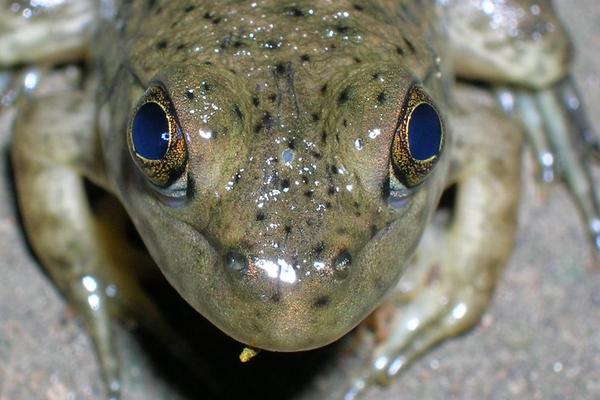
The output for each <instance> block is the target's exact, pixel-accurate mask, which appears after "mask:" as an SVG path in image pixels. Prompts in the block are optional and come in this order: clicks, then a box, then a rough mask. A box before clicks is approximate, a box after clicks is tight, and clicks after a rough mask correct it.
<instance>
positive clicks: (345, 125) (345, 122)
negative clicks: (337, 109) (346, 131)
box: [342, 119, 348, 128]
mask: <svg viewBox="0 0 600 400" xmlns="http://www.w3.org/2000/svg"><path fill="white" fill-rule="evenodd" d="M342 125H344V128H347V127H348V120H346V119H344V120H343V121H342Z"/></svg>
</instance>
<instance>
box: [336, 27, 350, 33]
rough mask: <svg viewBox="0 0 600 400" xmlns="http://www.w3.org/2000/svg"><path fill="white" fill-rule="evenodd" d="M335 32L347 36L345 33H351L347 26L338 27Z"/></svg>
mask: <svg viewBox="0 0 600 400" xmlns="http://www.w3.org/2000/svg"><path fill="white" fill-rule="evenodd" d="M335 30H336V31H337V32H338V33H341V34H345V33H348V31H350V27H349V26H347V25H338V26H336V27H335Z"/></svg>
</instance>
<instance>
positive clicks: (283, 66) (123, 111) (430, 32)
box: [0, 0, 600, 400]
mask: <svg viewBox="0 0 600 400" xmlns="http://www.w3.org/2000/svg"><path fill="white" fill-rule="evenodd" d="M0 49H1V51H0V68H2V69H5V70H7V71H17V72H15V76H18V71H19V68H21V67H22V66H23V65H30V66H33V68H34V69H32V70H28V69H26V70H25V73H24V74H23V90H22V92H23V93H22V95H21V96H18V99H17V100H15V102H16V108H17V115H16V117H15V124H14V140H13V144H12V151H11V153H12V162H13V168H14V173H15V180H16V188H17V194H18V197H19V204H20V209H21V213H22V216H23V222H24V226H25V229H26V230H27V234H28V237H29V240H30V242H31V244H32V247H33V249H34V251H35V252H36V254H37V255H38V257H39V259H40V261H41V263H42V264H43V265H44V267H45V268H46V270H47V271H48V273H49V275H50V276H51V278H52V280H53V281H54V282H55V284H56V286H57V287H58V289H59V290H60V291H61V292H62V293H63V294H64V296H65V297H66V299H67V300H68V301H69V302H70V303H71V304H73V307H74V309H75V310H77V314H78V316H79V317H80V318H81V320H82V321H83V322H84V326H85V328H86V330H87V331H88V333H89V335H90V337H91V339H92V341H93V344H94V347H95V349H96V352H97V356H98V360H99V364H100V367H101V371H102V378H103V381H104V382H105V386H106V391H107V394H106V395H107V397H108V398H111V399H116V398H119V396H120V392H121V381H120V376H119V361H118V351H117V349H116V346H115V343H114V337H113V336H114V334H113V332H112V329H111V325H112V320H111V315H112V314H113V313H114V312H113V310H112V304H113V303H115V302H117V303H118V302H119V301H123V302H126V301H127V300H118V299H115V298H114V297H120V296H121V295H122V296H129V297H132V298H135V302H136V303H135V304H143V309H144V310H150V311H149V312H147V313H146V315H145V316H146V317H147V318H159V316H158V315H156V314H157V312H156V311H155V309H154V308H153V305H152V299H151V298H148V296H147V295H146V294H145V293H143V291H141V290H140V289H136V287H135V286H131V285H129V284H126V283H124V282H123V279H122V278H121V277H120V276H119V272H118V271H117V270H115V269H114V268H111V266H110V265H109V264H110V262H109V260H107V259H106V257H105V256H104V255H103V251H102V249H101V248H100V247H101V245H100V243H99V242H100V241H99V240H98V239H99V238H98V236H99V234H98V232H97V230H95V229H94V227H93V226H92V225H93V224H92V216H91V211H90V205H89V201H88V198H87V196H86V194H85V188H84V180H89V181H91V182H93V183H94V184H96V185H98V186H100V187H102V188H103V189H105V190H106V191H108V192H110V193H112V194H113V195H114V196H115V197H116V198H117V199H118V200H119V201H120V202H121V203H122V205H123V207H124V208H125V210H126V212H127V215H128V217H129V218H131V220H132V221H133V223H134V225H135V226H136V228H137V231H138V232H139V234H140V236H141V238H142V240H143V242H144V244H145V245H146V247H147V250H148V252H149V253H150V255H151V256H152V258H153V259H154V261H155V262H156V263H157V265H158V267H159V268H160V271H161V272H162V274H163V275H164V279H166V280H167V281H168V282H169V284H170V285H172V286H173V287H174V288H175V290H176V291H177V292H178V293H179V294H180V295H181V297H182V298H183V299H185V301H187V302H188V303H189V304H190V305H191V306H192V307H193V308H194V309H195V310H196V311H197V312H198V313H199V314H201V315H202V316H204V317H205V318H206V319H208V320H209V321H210V322H211V323H212V324H214V325H215V326H216V327H217V328H219V329H220V330H222V331H223V332H224V334H226V335H229V336H230V337H232V338H233V339H235V340H237V341H239V342H240V343H243V344H244V345H245V346H247V347H248V348H249V349H261V350H266V351H275V352H298V351H307V350H310V349H314V348H319V347H322V346H325V345H327V344H329V343H332V342H334V341H336V340H339V339H340V338H341V337H343V336H344V335H346V334H347V333H348V332H349V331H351V330H352V329H354V328H355V327H356V326H357V325H359V324H362V325H365V324H371V325H374V326H375V327H374V328H372V329H371V331H372V332H373V335H374V336H375V337H376V345H375V346H374V349H373V351H372V354H371V355H370V356H369V357H368V359H367V360H365V364H364V368H363V369H361V371H359V372H358V373H357V374H355V375H354V376H351V377H349V378H348V380H347V383H346V385H345V386H344V385H342V386H340V387H339V388H338V389H337V390H335V391H333V392H332V393H330V394H329V395H328V396H329V397H331V398H341V399H344V400H351V399H356V398H360V397H361V396H362V395H363V394H364V392H365V390H366V389H367V388H368V387H369V386H371V385H373V384H385V383H387V382H389V381H390V379H392V378H394V377H395V376H397V375H398V374H400V373H401V372H402V371H404V370H405V369H406V368H407V366H408V365H409V364H410V363H411V362H412V361H413V360H415V359H416V358H418V357H419V356H420V355H422V354H423V353H424V352H426V351H427V350H428V349H430V348H431V347H432V346H434V345H435V344H437V343H439V342H440V341H442V340H444V339H446V338H449V337H451V336H454V335H456V334H459V333H461V332H464V331H465V330H467V329H469V328H471V327H472V326H474V325H475V324H476V323H477V322H478V320H479V318H480V317H481V315H482V314H483V312H484V311H485V309H486V307H487V305H488V304H489V302H490V299H491V296H492V293H493V289H494V287H495V284H496V282H497V281H498V279H499V277H500V274H501V271H502V269H503V266H504V265H505V264H506V261H507V259H508V257H509V255H510V250H511V248H512V245H513V241H514V234H515V230H516V221H517V208H518V200H519V185H520V174H521V148H522V141H523V138H526V139H527V140H528V142H529V143H530V145H531V146H530V147H531V148H532V151H533V153H534V155H535V158H536V160H537V161H538V164H539V175H540V179H541V180H542V181H544V182H548V183H550V182H553V181H557V180H559V179H560V180H562V181H564V182H565V184H566V186H567V187H568V188H569V190H570V191H571V193H572V195H573V198H574V201H575V203H576V204H577V205H578V207H579V208H580V210H581V215H582V219H583V220H584V222H585V225H586V228H587V230H588V232H589V237H590V241H591V243H592V248H593V250H594V252H598V251H599V249H600V239H599V238H600V217H599V215H600V214H599V209H600V207H599V204H600V201H598V195H597V193H596V189H595V185H594V183H593V180H592V178H591V175H590V168H591V167H590V164H591V162H592V159H593V157H594V156H596V155H597V154H598V148H599V147H598V145H597V143H596V141H595V138H594V135H593V132H592V129H591V126H590V125H589V123H588V122H587V118H586V116H585V111H584V107H583V105H582V102H581V99H580V96H579V95H578V93H577V89H576V87H575V85H574V84H573V82H572V80H571V79H570V78H569V68H568V61H569V58H570V53H571V45H570V42H569V40H568V37H567V35H566V33H565V30H564V28H563V27H562V25H561V23H560V22H559V20H558V17H557V16H556V15H555V13H554V11H553V8H552V4H551V2H549V1H539V0H538V1H533V0H505V1H494V0H483V1H475V0H439V1H433V0H429V1H416V0H396V1H390V0H377V1H375V0H371V1H363V2H357V1H346V0H344V1H338V2H328V1H272V0H263V1H225V2H223V1H221V2H215V1H194V0H181V1H179V0H178V1H173V0H172V1H164V0H163V1H161V0H151V1H141V0H134V1H127V2H125V1H117V0H103V1H91V0H77V1H75V0H64V1H49V2H40V1H34V0H30V1H9V2H6V1H5V2H4V3H3V10H2V12H1V13H0ZM65 65H67V66H69V68H65V67H64V66H65ZM67 70H68V71H67ZM32 71H33V72H32ZM69 71H70V72H69ZM73 71H76V73H75V74H74V76H73ZM69 74H71V75H69ZM55 75H58V76H59V78H60V79H59V80H60V85H59V86H60V89H59V90H55V91H54V92H52V93H50V94H48V93H44V91H43V90H39V88H38V86H43V84H44V81H45V80H46V79H52V77H53V76H55ZM38 78H39V79H38ZM15 80H17V79H16V78H15ZM38 80H39V82H38ZM40 92H41V93H42V94H40ZM482 128H483V129H482ZM441 198H442V203H449V204H450V206H451V207H450V211H448V212H443V210H442V212H436V210H437V207H438V204H439V202H440V199H441ZM444 199H446V200H447V199H449V201H446V202H445V201H444ZM125 288H126V290H124V289H125ZM115 292H116V293H117V295H116V296H115ZM373 321H375V322H373Z"/></svg>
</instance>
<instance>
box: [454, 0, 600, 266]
mask: <svg viewBox="0 0 600 400" xmlns="http://www.w3.org/2000/svg"><path fill="white" fill-rule="evenodd" d="M447 4H448V5H447V6H445V7H446V11H447V15H448V17H449V24H448V25H449V30H448V37H449V39H450V43H451V47H452V50H453V52H454V54H455V63H454V64H455V68H456V72H457V74H458V75H459V76H460V77H462V78H464V79H477V80H483V81H486V82H489V83H490V84H491V85H492V86H495V87H509V88H513V89H506V88H505V89H500V91H499V93H500V96H499V97H500V103H501V104H502V105H503V107H504V108H505V109H506V110H507V111H511V109H513V108H514V111H515V113H516V114H517V115H518V116H519V117H520V118H521V120H522V121H523V123H524V125H525V127H526V130H525V133H526V135H527V137H528V138H529V142H530V143H531V144H532V148H533V152H534V154H535V156H536V159H537V161H538V163H539V165H540V166H541V171H542V174H541V176H542V181H544V182H548V183H549V182H552V181H554V180H555V179H556V178H557V177H560V178H562V179H563V180H564V181H565V182H566V184H567V188H568V189H569V191H570V192H571V195H572V197H573V199H574V200H575V203H576V204H577V206H578V208H579V210H580V213H581V214H582V216H583V218H584V220H585V223H586V226H587V231H588V235H589V236H590V238H591V241H592V243H593V248H594V250H595V255H596V257H597V258H598V259H600V195H599V194H598V192H597V190H596V189H595V185H594V183H593V181H592V178H591V173H590V164H591V161H592V160H591V157H590V155H595V156H598V154H600V152H599V151H598V149H599V148H600V146H599V145H598V142H597V140H596V139H595V135H594V133H593V131H592V129H591V125H590V124H589V122H588V120H587V118H586V116H585V111H584V106H583V103H582V101H581V98H580V97H579V95H578V94H577V90H576V88H575V85H574V84H573V81H572V79H571V78H570V77H569V73H568V67H569V63H568V60H569V58H570V55H571V51H570V50H571V44H570V41H569V38H568V36H567V34H566V32H565V30H564V28H563V26H562V24H561V23H560V21H559V20H558V18H557V16H556V14H555V12H554V10H553V8H552V2H550V1H545V2H540V1H538V0H505V1H503V2H493V1H487V2H478V1H473V0H454V1H451V2H448V3H447ZM466 37H468V38H469V40H464V38H466ZM514 88H516V89H514ZM586 147H587V148H586Z"/></svg>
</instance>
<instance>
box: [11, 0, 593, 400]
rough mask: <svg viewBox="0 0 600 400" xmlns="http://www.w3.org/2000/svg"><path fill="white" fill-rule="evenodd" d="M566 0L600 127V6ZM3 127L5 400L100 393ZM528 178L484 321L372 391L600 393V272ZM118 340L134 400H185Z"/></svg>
mask: <svg viewBox="0 0 600 400" xmlns="http://www.w3.org/2000/svg"><path fill="white" fill-rule="evenodd" d="M556 3H557V4H558V6H559V10H560V13H561V14H562V15H563V17H564V20H565V21H566V23H567V25H568V26H569V27H570V30H571V33H572V36H573V38H574V41H575V43H576V45H577V48H578V53H577V62H576V64H575V74H576V78H577V82H578V84H579V86H580V88H581V91H582V93H583V95H584V97H585V99H586V101H587V104H588V107H589V110H590V116H591V118H592V120H593V121H594V122H595V124H596V126H600V90H599V89H600V51H599V50H600V27H599V25H597V23H598V21H600V6H599V5H598V3H597V0H579V1H576V2H573V1H568V0H560V1H556ZM5 126H6V121H1V120H0V149H1V150H2V151H1V152H0V157H1V160H0V161H1V162H0V400H37V399H46V400H61V399H100V398H101V393H102V387H101V385H100V382H99V379H98V370H97V366H96V360H95V358H94V355H93V353H92V351H91V348H90V344H89V341H88V339H87V337H86V335H85V334H84V332H83V331H82V328H81V325H80V324H79V323H78V322H77V320H76V319H75V318H73V316H72V315H71V313H70V311H69V308H68V307H67V306H66V305H65V303H64V301H63V300H62V298H61V297H60V296H59V295H58V293H57V292H56V291H55V290H54V288H53V287H52V286H51V284H50V283H49V281H48V279H47V278H46V276H45V275H44V274H43V273H42V271H41V270H40V268H39V267H38V266H37V265H36V263H35V261H34V260H33V258H32V256H31V254H30V253H29V250H28V248H27V247H26V245H25V242H24V239H23V235H22V233H21V232H20V231H19V226H18V222H17V219H16V217H15V210H14V205H13V203H12V200H11V196H10V195H9V191H10V190H11V188H10V186H9V184H8V180H7V170H6V162H5V160H4V155H5V151H4V149H6V146H7V143H8V140H9V137H8V132H7V130H6V129H5ZM523 185H524V194H523V197H524V198H523V203H522V206H521V210H520V228H519V232H518V237H517V243H516V246H515V251H514V254H513V257H512V259H511V262H510V264H509V266H508V268H507V270H506V272H505V274H504V276H503V277H502V280H501V281H500V284H499V286H498V289H497V292H496V296H495V299H494V301H493V304H492V306H491V307H490V309H489V311H488V312H487V313H486V315H485V316H484V318H483V319H482V321H481V323H480V324H479V325H478V326H477V327H476V328H475V329H474V330H472V331H471V332H470V333H468V334H466V335H464V336H462V337H460V338H457V339H454V340H450V341H448V342H446V343H444V344H443V345H441V346H440V347H438V348H436V349H435V350H433V351H431V352H430V353H428V355H427V356H426V357H424V358H423V359H421V360H419V361H418V362H417V363H416V364H415V365H413V366H412V367H411V368H410V369H409V370H408V372H407V373H406V374H404V375H403V376H402V377H401V378H400V379H397V380H396V381H394V382H393V383H392V384H391V386H390V387H388V388H385V389H374V390H372V391H371V392H370V397H369V398H372V399H382V400H384V399H419V398H422V399H509V398H510V399H556V400H559V399H600V270H594V269H593V266H592V260H591V256H590V253H589V249H588V246H587V242H586V240H585V237H584V235H583V230H582V227H581V224H580V222H579V219H578V216H577V214H576V212H575V209H574V207H573V205H572V203H571V201H570V199H569V197H568V195H567V194H566V192H565V190H564V189H563V188H561V187H554V188H553V189H552V190H551V191H550V195H549V196H548V197H546V198H545V200H544V201H542V197H541V195H540V193H541V192H540V191H539V190H537V189H536V188H535V187H534V185H533V182H532V179H531V178H528V177H526V178H525V179H524V183H523ZM118 336H119V344H120V345H121V348H122V349H124V351H123V353H124V354H123V357H124V360H123V362H124V377H125V396H124V398H125V399H126V400H133V399H163V398H168V399H180V398H181V396H180V395H177V394H176V393H174V392H173V391H172V389H171V388H170V387H169V385H168V384H166V383H165V381H164V380H163V379H162V378H161V377H160V376H159V375H158V373H157V372H156V371H155V370H153V369H152V368H150V365H149V362H148V360H147V359H146V358H145V357H144V352H143V351H142V350H141V349H140V347H139V345H138V343H137V342H136V341H135V340H133V339H132V338H131V336H130V335H128V334H125V333H123V331H120V332H119V335H118ZM231 382H232V384H235V382H236V377H235V376H234V375H232V376H231ZM257 384H260V382H257Z"/></svg>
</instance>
